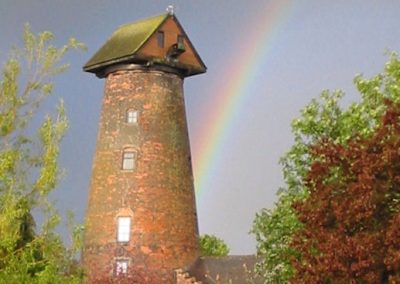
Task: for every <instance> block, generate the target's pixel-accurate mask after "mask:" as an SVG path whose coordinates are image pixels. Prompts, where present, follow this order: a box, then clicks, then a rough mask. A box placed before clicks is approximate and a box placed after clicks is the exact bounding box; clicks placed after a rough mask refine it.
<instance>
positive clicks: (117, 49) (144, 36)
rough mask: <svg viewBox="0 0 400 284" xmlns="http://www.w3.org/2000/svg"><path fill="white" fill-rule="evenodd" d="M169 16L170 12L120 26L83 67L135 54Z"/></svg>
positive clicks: (89, 68)
mask: <svg viewBox="0 0 400 284" xmlns="http://www.w3.org/2000/svg"><path fill="white" fill-rule="evenodd" d="M167 18H168V14H163V15H159V16H156V17H151V18H147V19H144V20H141V21H138V22H134V23H129V24H125V25H122V26H120V27H119V28H118V29H117V30H116V31H115V32H114V33H113V34H112V35H111V37H110V38H109V39H108V40H107V42H106V43H105V44H104V45H103V46H102V47H101V48H100V49H99V50H98V51H97V52H96V53H95V54H94V55H93V57H92V58H91V59H90V60H89V61H88V62H87V63H86V64H85V66H83V69H84V70H85V71H91V70H93V69H97V68H99V67H102V66H103V65H106V64H107V63H110V62H111V61H115V60H118V59H121V58H124V57H127V56H130V55H132V54H134V53H135V52H136V51H138V50H139V49H140V47H142V46H143V44H144V43H145V42H146V41H147V40H148V39H149V38H150V36H151V35H152V34H153V33H154V32H155V31H156V30H157V29H158V27H159V26H160V25H161V24H162V23H163V22H164V21H165V20H166V19H167ZM107 65H108V64H107Z"/></svg>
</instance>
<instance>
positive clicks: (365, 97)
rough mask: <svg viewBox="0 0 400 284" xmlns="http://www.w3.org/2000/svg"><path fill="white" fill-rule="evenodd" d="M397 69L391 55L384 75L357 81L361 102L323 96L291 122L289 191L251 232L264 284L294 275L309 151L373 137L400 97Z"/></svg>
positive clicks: (286, 169) (286, 168) (286, 163)
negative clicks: (389, 101) (313, 147)
mask: <svg viewBox="0 0 400 284" xmlns="http://www.w3.org/2000/svg"><path fill="white" fill-rule="evenodd" d="M399 70H400V61H399V59H398V56H397V55H396V54H394V53H393V54H391V55H390V58H389V61H388V62H387V63H386V65H385V68H384V72H383V73H381V74H378V75H376V76H374V77H372V78H371V79H365V78H363V76H361V75H357V76H356V77H355V79H354V83H355V86H356V88H357V89H358V91H359V93H360V95H361V98H360V100H359V101H358V102H354V103H352V104H350V105H348V106H347V107H343V106H342V105H341V99H342V97H343V96H344V93H343V92H342V91H340V90H337V91H333V92H329V91H323V92H322V94H321V96H320V98H319V100H317V99H313V100H312V101H311V102H310V103H309V104H308V105H307V106H306V107H305V108H304V109H303V110H302V111H301V115H300V117H299V118H297V119H295V120H294V121H293V122H292V132H293V135H294V144H293V146H292V147H291V148H290V149H289V151H288V152H287V153H286V154H285V155H284V156H283V157H282V158H281V161H280V162H281V164H282V167H283V176H284V180H285V184H286V187H285V188H282V189H280V190H279V191H278V201H277V202H276V204H275V207H274V208H273V209H263V210H261V211H260V212H259V213H257V215H256V217H255V220H254V223H253V228H252V232H253V233H254V234H255V236H256V239H257V253H258V255H259V256H260V257H261V261H260V262H259V263H258V265H257V267H256V270H257V272H258V273H259V274H260V275H261V276H262V277H263V278H264V279H265V283H288V281H289V279H290V278H292V277H293V276H294V273H295V269H294V267H293V266H292V264H291V261H290V260H291V259H293V258H297V257H298V256H299V251H297V250H296V249H293V248H292V247H291V246H290V244H291V243H292V241H293V239H294V237H295V236H296V234H297V233H298V231H299V230H300V229H301V228H302V223H301V222H300V221H299V219H298V216H297V214H296V213H295V211H294V209H293V204H294V203H295V202H297V201H299V200H304V199H305V198H307V196H308V195H309V190H308V188H307V187H306V186H305V184H304V178H305V176H306V175H307V173H308V172H309V171H310V165H311V164H312V163H313V161H314V159H315V156H313V155H311V152H310V149H311V147H310V146H311V145H315V144H317V143H319V142H320V141H322V139H330V140H331V141H334V142H336V143H342V144H344V145H345V144H346V143H347V142H348V141H349V140H350V139H351V138H352V137H354V136H355V135H359V136H360V137H369V136H370V135H372V133H373V132H374V130H375V129H376V127H377V126H378V125H379V121H380V118H381V116H382V114H383V113H384V112H385V110H386V106H385V104H384V100H385V98H390V99H392V100H394V101H397V100H399V98H400V96H399V95H400V83H399V74H400V71H399ZM335 177H336V176H335V175H333V176H332V177H331V178H335Z"/></svg>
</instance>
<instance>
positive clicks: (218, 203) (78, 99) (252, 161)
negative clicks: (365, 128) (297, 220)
mask: <svg viewBox="0 0 400 284" xmlns="http://www.w3.org/2000/svg"><path fill="white" fill-rule="evenodd" d="M278 1H281V0H272V1H267V0H258V1H257V0H242V1H239V0H202V1H196V0H181V1H172V0H169V1H164V0H159V1H148V0H140V1H139V0H118V1H109V0H107V1H106V0H98V1H94V0H91V1H88V0H86V1H81V0H68V1H65V0H37V1H33V0H0V62H4V60H5V58H6V55H7V53H8V49H9V47H10V46H11V44H20V43H21V39H20V38H21V34H22V29H23V24H24V23H26V22H29V23H30V24H31V26H32V29H33V30H34V31H35V32H39V31H43V30H50V31H52V32H54V34H55V35H56V42H58V43H59V44H61V43H63V42H65V41H66V40H67V38H68V37H70V36H74V37H76V38H78V39H79V40H80V41H82V42H84V43H85V44H86V45H87V46H88V52H86V53H84V52H74V53H71V54H70V55H68V56H67V58H66V60H67V61H69V62H70V63H71V68H70V69H69V70H68V72H67V73H65V74H63V75H62V76H60V77H59V78H58V79H57V81H56V84H57V86H56V89H55V94H56V96H55V98H54V99H52V100H51V101H50V102H48V103H46V108H48V109H49V110H50V107H51V106H52V104H54V103H55V102H56V101H57V99H58V98H59V97H62V98H64V100H65V104H66V108H67V111H68V115H69V119H70V130H69V131H68V134H67V136H66V137H65V140H64V141H63V145H62V154H61V163H62V166H63V167H64V168H65V169H66V172H67V176H66V177H65V179H64V180H63V182H62V184H61V186H60V188H59V190H58V192H57V195H56V197H57V199H58V203H57V204H58V207H59V208H60V210H62V211H64V210H65V209H66V208H69V209H72V210H74V211H76V212H77V216H78V217H79V219H80V220H82V218H83V215H84V211H85V207H86V202H87V194H88V184H89V179H90V173H91V162H92V155H93V151H94V147H95V143H96V133H97V123H98V119H99V114H100V103H101V98H102V94H103V84H104V82H103V81H102V80H100V79H97V78H96V77H95V76H93V75H92V74H86V73H84V72H82V69H81V67H82V65H83V64H84V63H85V62H86V61H87V60H88V59H89V58H90V56H91V55H93V53H94V52H95V51H96V50H97V49H98V48H99V47H100V46H101V45H102V44H103V43H104V42H105V40H106V39H107V38H108V37H109V36H110V35H111V33H112V32H113V31H114V30H115V29H116V28H117V27H118V26H119V25H121V24H124V23H127V22H132V21H136V20H138V19H141V18H145V17H148V16H152V15H157V14H160V13H163V12H164V11H165V8H166V7H167V6H168V5H169V4H173V5H174V6H175V11H176V15H177V17H178V19H179V21H180V22H181V24H182V25H183V27H184V29H185V30H186V32H187V34H188V35H189V37H190V39H191V40H192V42H193V44H194V45H195V47H196V49H197V51H198V52H199V54H200V56H201V57H202V59H203V61H204V62H205V64H206V65H207V67H208V72H207V73H206V74H204V75H200V76H195V77H191V78H188V79H187V80H186V81H185V96H186V105H187V116H188V121H189V132H190V139H191V144H192V150H193V152H194V153H195V152H199V151H196V150H198V149H197V148H196V147H199V145H198V143H196V142H197V141H198V140H199V139H200V137H198V135H199V131H200V128H201V126H202V122H203V121H204V117H206V116H207V115H208V113H209V112H211V111H212V106H213V101H215V100H216V98H217V96H219V95H221V94H217V93H215V90H216V89H218V85H219V84H227V83H229V82H230V81H229V79H230V78H226V77H224V75H226V74H228V72H227V71H228V70H227V69H226V68H228V67H229V68H231V67H230V66H231V64H230V62H228V60H230V59H229V58H230V57H228V55H231V54H235V53H237V58H240V54H241V50H240V49H238V46H239V45H238V44H237V43H239V42H241V41H246V39H247V36H248V34H249V30H251V29H257V28H259V27H257V23H260V22H261V21H260V20H259V19H260V17H263V15H266V14H267V12H266V11H264V10H263V8H262V7H268V4H270V2H271V3H273V2H278ZM289 2H290V3H289V6H290V11H289V12H288V14H287V16H286V17H285V19H283V20H282V22H281V23H280V26H279V29H277V30H276V34H275V37H274V40H272V41H271V42H270V46H269V47H268V48H269V51H268V52H269V54H268V56H266V57H265V59H263V60H261V61H260V63H259V65H258V66H257V70H258V71H257V73H256V74H255V76H256V78H257V80H256V81H255V84H254V86H253V87H252V88H251V91H252V92H254V96H249V99H248V100H246V102H245V103H244V104H243V105H242V106H241V107H239V108H238V110H237V111H238V113H237V115H238V116H239V117H240V120H239V121H238V122H237V124H236V125H235V126H234V128H233V131H231V132H230V133H229V136H228V139H227V141H226V142H225V144H224V147H223V149H222V151H221V152H220V153H219V155H220V157H221V159H220V162H219V163H218V165H216V166H217V167H216V169H215V173H214V175H213V177H212V179H211V180H210V182H209V183H208V184H209V188H207V189H201V194H200V196H199V197H198V198H197V206H198V216H199V225H200V231H201V233H211V234H216V235H217V236H219V237H221V238H223V239H225V240H226V242H227V243H228V245H229V246H230V247H231V252H232V253H233V254H244V253H253V252H254V251H255V242H254V240H253V238H252V237H251V236H249V235H248V231H249V230H250V227H251V222H252V220H253V218H254V215H255V213H256V212H257V211H258V210H259V209H260V208H262V207H272V206H273V202H274V201H275V200H276V197H275V192H276V191H277V189H278V188H279V187H280V186H283V182H282V176H281V171H280V167H279V165H278V160H279V157H280V156H281V155H282V154H283V153H284V152H285V151H286V150H287V149H288V148H289V147H290V145H291V143H292V136H291V134H290V121H291V120H292V119H293V118H295V117H296V116H297V115H298V113H299V110H300V109H301V108H302V107H304V105H305V104H306V103H307V102H308V101H310V99H311V98H313V97H316V96H318V94H319V93H320V91H321V90H323V89H337V88H340V89H343V90H344V91H346V93H347V94H348V98H347V99H346V101H350V100H355V99H357V95H356V91H355V89H354V87H353V85H352V80H353V77H354V75H355V74H356V73H364V74H365V75H367V76H371V75H373V74H375V73H377V72H380V71H381V70H382V68H383V64H384V63H385V61H386V59H387V57H386V56H385V55H384V51H385V49H386V48H389V49H392V50H394V51H400V29H399V26H400V18H399V15H400V1H396V0H393V1H389V0H380V1H378V0H375V1H374V0H350V1H349V0H347V1H345V0H336V1H321V0H292V1H289ZM244 46H245V45H244ZM237 68H240V66H239V65H238V66H237ZM196 159H199V157H196V156H195V155H194V156H193V158H192V160H193V161H194V163H195V162H196ZM197 174H198V173H196V172H195V179H199V178H201V177H199V176H198V175H197Z"/></svg>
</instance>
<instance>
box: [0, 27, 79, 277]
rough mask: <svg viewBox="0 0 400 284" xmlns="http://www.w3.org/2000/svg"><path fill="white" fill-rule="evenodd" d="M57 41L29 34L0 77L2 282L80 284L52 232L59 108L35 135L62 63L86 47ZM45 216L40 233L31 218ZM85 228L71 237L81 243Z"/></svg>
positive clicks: (63, 125)
mask: <svg viewBox="0 0 400 284" xmlns="http://www.w3.org/2000/svg"><path fill="white" fill-rule="evenodd" d="M52 39H53V35H52V33H50V32H47V31H45V32H42V33H40V34H38V35H34V34H33V33H32V32H31V30H30V27H29V26H28V25H26V26H25V29H24V36H23V41H24V48H23V49H17V48H15V49H14V50H13V53H12V54H11V55H10V58H9V59H8V60H7V62H6V63H5V64H4V67H3V70H2V76H1V77H0V283H75V282H78V281H79V279H80V278H81V277H80V275H81V273H80V271H79V269H78V268H77V265H76V263H75V262H74V261H73V257H74V255H75V254H76V249H77V248H76V247H71V248H69V249H67V248H65V247H64V245H63V243H62V241H61V238H60V236H59V235H57V234H56V233H55V231H54V230H55V227H56V226H57V225H58V224H59V222H60V217H59V215H58V214H57V212H56V211H55V209H54V208H53V206H52V204H51V202H50V201H49V199H48V196H49V194H50V193H51V192H52V191H53V190H54V189H55V187H56V185H57V182H58V180H59V178H60V169H59V166H58V163H57V157H58V154H59V144H60V141H61V139H62V137H63V135H64V133H65V131H66V129H67V127H68V121H67V118H66V115H65V111H64V108H63V104H62V102H60V104H59V105H58V107H57V111H56V114H55V115H53V116H50V115H47V116H46V117H45V118H44V120H43V121H42V123H41V124H40V125H39V126H38V129H37V135H35V134H32V133H31V132H32V128H33V127H34V125H35V121H36V120H38V119H39V118H38V117H37V115H35V114H37V113H38V110H39V107H40V105H41V103H42V102H43V100H44V99H45V98H46V97H48V96H49V95H50V94H51V93H52V90H53V83H52V79H53V77H54V76H55V75H57V74H59V73H62V72H63V71H65V70H66V69H67V67H68V65H66V64H61V59H62V58H63V56H64V55H65V54H66V53H67V52H68V51H69V50H70V49H74V48H82V47H83V45H82V44H81V43H79V42H77V41H76V40H75V39H70V40H69V42H68V43H67V44H66V45H64V46H63V47H61V48H56V47H55V46H53V45H52V44H51V41H52ZM33 212H35V214H38V215H41V216H43V218H44V220H43V222H41V223H42V225H41V228H40V230H38V229H37V228H36V223H35V220H34V217H33ZM80 233H81V228H79V227H77V228H76V229H75V230H74V232H73V235H74V236H73V238H75V239H76V238H77V237H78V236H79V235H80Z"/></svg>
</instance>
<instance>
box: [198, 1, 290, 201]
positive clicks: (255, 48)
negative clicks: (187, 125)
mask: <svg viewBox="0 0 400 284" xmlns="http://www.w3.org/2000/svg"><path fill="white" fill-rule="evenodd" d="M292 3H294V1H293V0H275V1H268V2H267V4H266V5H265V7H260V8H261V9H263V10H262V11H265V12H264V13H263V16H262V17H259V18H260V19H257V21H256V22H255V23H254V24H253V27H254V29H251V30H250V31H249V33H248V34H247V35H246V37H247V38H243V36H242V37H241V39H240V44H238V45H237V46H239V47H240V45H241V44H243V42H245V43H248V44H247V45H246V46H242V47H240V52H239V53H236V55H234V56H231V57H232V58H228V60H227V64H225V65H224V66H225V71H224V72H223V75H222V76H221V78H224V80H223V82H219V84H218V86H215V87H214V88H213V93H214V94H215V95H214V100H213V101H212V102H210V104H209V105H208V106H206V109H207V117H203V119H204V120H205V121H204V122H203V123H202V125H203V127H202V128H201V129H200V131H198V132H197V133H196V134H195V139H197V144H196V147H195V148H194V149H193V150H194V151H193V154H194V155H193V157H194V164H193V168H194V173H195V176H196V179H195V188H196V194H197V196H198V197H199V193H201V192H205V191H206V189H207V188H210V184H211V182H212V178H213V176H214V175H215V174H216V169H217V168H218V165H219V163H220V160H221V157H222V155H223V149H224V145H225V143H227V141H228V139H229V138H230V135H231V133H233V126H234V125H235V122H236V121H237V119H238V117H237V116H238V114H239V113H240V111H239V109H240V108H241V106H242V105H243V104H244V103H245V100H246V99H247V98H249V97H250V94H251V93H252V92H251V91H250V90H251V87H252V85H253V82H254V80H255V78H256V77H257V74H258V73H259V72H262V70H261V66H262V65H264V64H265V61H266V60H267V57H268V54H269V51H270V49H271V42H272V41H273V40H274V38H275V37H276V34H277V32H278V30H279V28H280V26H281V25H282V23H284V22H285V19H287V17H288V15H289V14H290V11H291V7H292V6H293V5H292ZM239 47H238V48H239Z"/></svg>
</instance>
